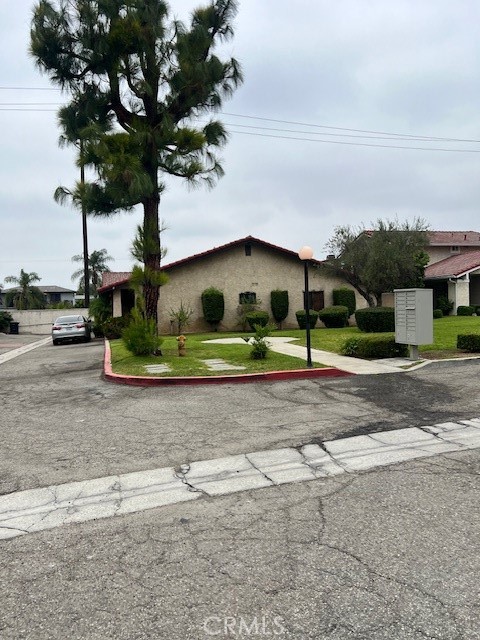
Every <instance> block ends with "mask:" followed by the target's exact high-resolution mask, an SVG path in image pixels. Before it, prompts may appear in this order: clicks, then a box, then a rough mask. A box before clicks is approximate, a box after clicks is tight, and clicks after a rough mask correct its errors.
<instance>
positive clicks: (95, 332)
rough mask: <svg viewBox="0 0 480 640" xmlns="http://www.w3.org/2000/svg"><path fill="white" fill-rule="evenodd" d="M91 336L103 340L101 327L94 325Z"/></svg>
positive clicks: (103, 333) (103, 334)
mask: <svg viewBox="0 0 480 640" xmlns="http://www.w3.org/2000/svg"><path fill="white" fill-rule="evenodd" d="M92 329H93V335H94V336H95V337H96V338H104V337H105V332H104V330H103V325H101V324H94V325H93V327H92Z"/></svg>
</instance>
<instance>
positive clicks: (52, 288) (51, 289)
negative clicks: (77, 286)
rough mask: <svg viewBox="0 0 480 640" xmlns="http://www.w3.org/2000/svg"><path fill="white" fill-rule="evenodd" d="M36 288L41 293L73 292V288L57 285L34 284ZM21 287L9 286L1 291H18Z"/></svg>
mask: <svg viewBox="0 0 480 640" xmlns="http://www.w3.org/2000/svg"><path fill="white" fill-rule="evenodd" d="M34 286H35V287H36V288H37V289H40V291H41V292H42V293H75V290H74V289H65V288H64V287H57V286H56V285H41V284H38V285H34ZM20 289H21V287H11V288H10V289H3V290H2V293H9V292H10V291H20Z"/></svg>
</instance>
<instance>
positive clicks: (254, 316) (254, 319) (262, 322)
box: [245, 311, 270, 331]
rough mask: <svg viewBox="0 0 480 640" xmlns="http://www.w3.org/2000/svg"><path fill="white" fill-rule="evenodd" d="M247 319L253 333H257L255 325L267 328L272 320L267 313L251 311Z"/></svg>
mask: <svg viewBox="0 0 480 640" xmlns="http://www.w3.org/2000/svg"><path fill="white" fill-rule="evenodd" d="M245 318H246V320H247V322H248V324H249V326H250V329H251V330H252V331H255V325H259V326H260V327H265V326H266V325H267V324H268V321H269V319H270V318H269V315H268V313H267V312H266V311H250V313H247V315H246V316H245Z"/></svg>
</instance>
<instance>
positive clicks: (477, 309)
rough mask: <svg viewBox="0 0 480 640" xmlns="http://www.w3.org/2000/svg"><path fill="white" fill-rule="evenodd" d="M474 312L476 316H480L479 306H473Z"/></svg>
mask: <svg viewBox="0 0 480 640" xmlns="http://www.w3.org/2000/svg"><path fill="white" fill-rule="evenodd" d="M475 313H476V315H477V316H480V307H475Z"/></svg>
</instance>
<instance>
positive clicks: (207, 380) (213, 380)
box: [103, 340, 355, 387]
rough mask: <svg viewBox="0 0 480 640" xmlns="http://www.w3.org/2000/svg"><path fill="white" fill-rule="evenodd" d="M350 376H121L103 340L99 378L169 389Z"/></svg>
mask: <svg viewBox="0 0 480 640" xmlns="http://www.w3.org/2000/svg"><path fill="white" fill-rule="evenodd" d="M353 375H355V374H354V373H350V372H349V371H342V370H341V369H335V368H333V367H324V368H323V369H292V370H290V371H264V372H262V373H242V374H235V375H232V376H225V375H223V376H172V377H169V378H167V377H166V378H153V377H151V376H125V375H122V374H119V373H113V371H112V362H111V350H110V342H109V341H108V340H105V355H104V362H103V376H104V378H105V380H108V381H110V382H114V383H115V384H127V385H131V386H137V387H171V386H179V385H199V384H229V383H231V384H233V383H243V384H245V383H249V382H278V381H281V380H307V379H311V378H344V377H347V376H353Z"/></svg>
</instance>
